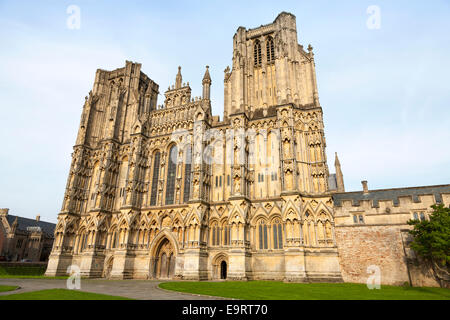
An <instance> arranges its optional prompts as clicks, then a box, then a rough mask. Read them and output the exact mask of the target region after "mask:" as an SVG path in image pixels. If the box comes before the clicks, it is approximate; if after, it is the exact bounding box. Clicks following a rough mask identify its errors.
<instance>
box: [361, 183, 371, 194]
mask: <svg viewBox="0 0 450 320" xmlns="http://www.w3.org/2000/svg"><path fill="white" fill-rule="evenodd" d="M361 183H362V185H363V191H364V193H369V187H368V186H367V181H361Z"/></svg>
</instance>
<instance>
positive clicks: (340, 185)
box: [334, 152, 345, 192]
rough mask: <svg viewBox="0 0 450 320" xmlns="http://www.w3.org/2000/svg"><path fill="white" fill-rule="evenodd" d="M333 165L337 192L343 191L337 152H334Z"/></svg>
mask: <svg viewBox="0 0 450 320" xmlns="http://www.w3.org/2000/svg"><path fill="white" fill-rule="evenodd" d="M334 167H335V168H336V184H337V191H338V192H345V186H344V175H343V174H342V170H341V162H340V161H339V157H338V154H337V152H336V158H335V160H334Z"/></svg>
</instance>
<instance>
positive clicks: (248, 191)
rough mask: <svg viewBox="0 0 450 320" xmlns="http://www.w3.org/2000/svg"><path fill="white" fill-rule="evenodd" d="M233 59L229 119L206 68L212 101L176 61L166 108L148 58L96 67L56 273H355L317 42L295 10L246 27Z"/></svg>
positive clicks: (195, 276)
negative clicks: (217, 107)
mask: <svg viewBox="0 0 450 320" xmlns="http://www.w3.org/2000/svg"><path fill="white" fill-rule="evenodd" d="M232 57H233V64H232V68H231V69H230V68H229V67H227V68H226V69H225V71H224V116H223V119H222V120H220V118H219V117H218V116H213V115H212V114H211V100H210V88H211V85H212V80H211V77H210V74H209V69H208V67H206V71H205V74H204V77H203V81H202V84H203V92H202V96H201V97H192V96H191V88H190V86H189V83H183V81H182V75H181V67H179V69H178V73H177V75H176V78H175V84H174V85H173V86H171V87H169V88H168V90H167V91H166V92H165V101H164V104H163V105H157V95H158V93H159V86H158V85H157V84H156V83H155V82H153V81H152V80H151V79H150V78H149V77H148V76H147V75H145V74H144V73H143V72H142V71H141V65H140V64H138V63H132V62H129V61H127V62H126V65H125V67H123V68H120V69H117V70H114V71H105V70H98V71H97V73H96V77H95V82H94V87H93V90H92V91H91V92H90V93H89V96H88V97H86V101H85V104H84V106H83V111H82V116H81V123H80V127H79V131H78V137H77V141H76V145H75V146H74V152H73V154H72V164H71V168H70V172H69V177H68V180H67V186H66V192H65V196H64V201H63V205H62V210H61V212H60V213H59V215H58V224H57V228H56V231H55V238H56V240H55V243H54V246H53V251H52V254H51V257H50V261H49V265H48V269H47V275H61V274H64V273H65V272H66V270H67V267H68V266H69V265H72V264H76V265H78V266H80V268H81V273H82V275H83V276H87V277H108V278H115V279H124V278H137V279H149V278H150V279H154V278H177V279H186V280H207V279H232V280H252V279H277V280H284V281H299V282H303V281H343V275H344V276H345V278H344V279H345V280H350V281H357V280H358V279H357V278H358V276H354V277H353V278H351V277H349V276H348V274H349V273H351V271H348V267H347V265H346V264H345V263H344V264H343V263H342V256H344V255H352V252H351V251H349V250H347V251H345V250H346V249H345V247H343V248H344V249H343V250H344V251H345V252H344V253H343V255H340V254H339V251H338V248H339V243H337V240H342V241H346V240H345V239H344V238H343V237H345V235H344V236H343V235H342V232H341V231H339V234H337V232H338V229H337V228H335V224H336V221H335V215H336V213H335V209H334V208H335V201H336V200H335V199H334V198H333V197H334V195H336V194H337V192H339V193H341V194H342V193H343V192H344V191H345V189H344V181H343V175H342V171H341V167H340V163H339V159H337V155H336V174H330V173H329V170H328V166H327V158H326V153H325V147H326V141H325V134H324V124H323V114H322V107H321V105H320V102H319V96H318V91H317V80H316V72H315V62H314V54H313V48H312V47H311V46H308V48H307V50H305V49H304V47H303V46H302V45H299V44H298V39H297V28H296V19H295V16H293V15H292V14H290V13H285V12H283V13H281V14H280V15H278V17H277V18H276V19H275V21H274V22H273V23H271V24H268V25H264V26H261V27H258V28H255V29H246V28H244V27H239V28H238V30H237V32H236V34H235V36H234V38H233V56H232ZM339 230H342V231H343V232H344V231H345V229H344V228H342V229H339ZM349 230H350V231H349V232H351V230H354V229H351V228H350V229H349ZM368 232H369V231H368ZM335 233H336V234H335ZM344 233H345V232H344ZM340 257H341V259H340ZM341 268H344V272H342V271H341ZM358 272H359V271H358ZM362 277H363V275H361V274H360V275H359V279H362Z"/></svg>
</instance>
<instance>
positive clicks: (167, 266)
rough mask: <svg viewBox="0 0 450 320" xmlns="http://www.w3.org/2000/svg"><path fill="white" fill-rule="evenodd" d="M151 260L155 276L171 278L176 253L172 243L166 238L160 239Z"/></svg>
mask: <svg viewBox="0 0 450 320" xmlns="http://www.w3.org/2000/svg"><path fill="white" fill-rule="evenodd" d="M152 260H153V261H154V270H153V275H154V277H155V278H157V279H171V278H172V277H173V276H174V274H175V260H176V255H175V252H174V247H173V245H172V243H171V242H170V241H169V240H168V239H167V238H164V239H162V240H161V241H160V243H159V245H158V246H157V249H156V251H155V255H154V257H153V259H152Z"/></svg>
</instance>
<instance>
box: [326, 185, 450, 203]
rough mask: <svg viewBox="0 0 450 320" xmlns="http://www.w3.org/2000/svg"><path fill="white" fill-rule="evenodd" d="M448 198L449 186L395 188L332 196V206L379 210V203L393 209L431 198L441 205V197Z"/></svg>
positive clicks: (449, 194) (449, 193)
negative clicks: (368, 205)
mask: <svg viewBox="0 0 450 320" xmlns="http://www.w3.org/2000/svg"><path fill="white" fill-rule="evenodd" d="M444 194H445V195H447V196H449V197H450V185H440V186H426V187H411V188H395V189H380V190H371V191H368V192H367V193H365V192H364V191H359V192H345V193H336V194H334V195H333V201H334V205H335V206H336V207H342V206H349V205H350V206H353V207H359V206H362V205H364V204H365V205H367V204H370V205H371V207H372V208H379V207H380V204H379V203H380V202H381V201H384V202H386V201H388V202H392V205H393V206H394V207H398V206H400V204H401V203H405V202H410V203H421V202H422V198H423V197H426V196H429V197H433V200H434V202H435V203H436V204H440V203H443V195H444Z"/></svg>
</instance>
